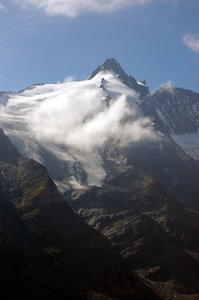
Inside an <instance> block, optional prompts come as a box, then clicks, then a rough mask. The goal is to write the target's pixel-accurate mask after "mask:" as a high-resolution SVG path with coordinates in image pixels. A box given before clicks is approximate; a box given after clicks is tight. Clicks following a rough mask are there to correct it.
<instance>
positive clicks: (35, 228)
mask: <svg viewBox="0 0 199 300" xmlns="http://www.w3.org/2000/svg"><path fill="white" fill-rule="evenodd" d="M5 154H6V155H5ZM10 158H11V159H10ZM9 159H10V161H9ZM0 241H1V243H0V250H1V261H0V267H1V272H0V294H1V297H2V299H36V298H37V299H132V297H133V299H146V297H148V296H149V298H150V299H158V297H157V296H156V295H155V294H154V293H153V292H151V291H150V290H149V289H148V288H147V287H146V286H145V285H144V284H143V283H142V282H141V281H140V280H139V279H137V278H136V276H134V275H132V273H131V272H130V269H129V268H128V267H127V264H126V263H125V261H124V259H123V258H122V257H121V256H120V255H119V254H118V253H117V252H115V251H114V250H113V249H112V247H111V246H110V244H109V242H108V240H107V238H105V237H104V236H103V235H102V234H101V233H98V232H97V231H96V230H94V229H93V228H91V227H90V226H89V225H87V224H86V222H85V221H84V220H82V218H80V217H79V216H78V215H77V214H75V213H74V211H73V210H72V208H71V207H70V205H69V204H68V203H67V202H65V201H64V199H63V198H62V196H61V195H60V194H59V192H58V190H57V188H56V186H55V185H54V183H53V181H52V180H51V178H50V177H49V175H48V173H47V171H46V169H45V167H44V166H42V165H40V164H39V163H37V162H35V161H34V160H30V159H28V158H21V157H19V155H18V153H17V152H16V151H15V150H14V148H13V147H12V145H11V144H10V142H9V140H8V139H7V137H6V136H5V135H4V134H3V132H2V131H1V132H0Z"/></svg>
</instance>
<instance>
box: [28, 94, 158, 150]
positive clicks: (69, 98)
mask: <svg viewBox="0 0 199 300" xmlns="http://www.w3.org/2000/svg"><path fill="white" fill-rule="evenodd" d="M133 113H134V112H133V110H132V108H131V109H130V107H128V104H127V98H126V96H124V95H122V96H120V97H119V98H118V99H117V100H116V101H114V102H112V103H111V105H110V106H109V107H107V106H105V105H104V103H103V101H102V100H101V94H100V93H99V92H97V91H96V90H91V91H90V90H85V91H82V90H80V91H78V89H77V90H76V89H75V90H71V91H70V93H68V94H67V95H64V94H60V95H57V97H55V98H52V99H50V100H46V101H44V102H42V103H41V104H40V105H39V106H37V107H35V110H34V111H33V112H31V114H30V115H29V116H28V122H29V126H30V129H31V131H32V132H33V133H34V135H35V136H36V138H37V140H39V141H44V140H45V141H47V142H48V141H54V142H55V143H57V144H60V143H61V144H65V145H66V146H72V147H75V148H78V149H84V150H86V151H91V150H93V149H95V148H96V147H99V146H101V145H102V144H103V142H104V141H105V140H106V139H111V140H112V141H113V142H115V143H117V144H120V145H121V146H125V145H127V144H128V143H131V142H138V141H139V140H140V139H151V138H152V139H154V138H155V134H154V133H153V131H152V129H151V127H150V122H149V120H148V119H146V118H140V119H138V120H132V119H131V117H133V116H134V115H133ZM127 117H130V119H129V121H128V122H124V119H126V118H127Z"/></svg>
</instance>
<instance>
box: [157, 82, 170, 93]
mask: <svg viewBox="0 0 199 300" xmlns="http://www.w3.org/2000/svg"><path fill="white" fill-rule="evenodd" d="M160 90H161V91H165V90H167V91H168V92H171V93H173V87H172V81H171V80H168V81H167V82H165V83H162V84H160V85H159V87H158V88H157V89H155V90H154V91H153V93H156V91H158V92H159V91H160Z"/></svg>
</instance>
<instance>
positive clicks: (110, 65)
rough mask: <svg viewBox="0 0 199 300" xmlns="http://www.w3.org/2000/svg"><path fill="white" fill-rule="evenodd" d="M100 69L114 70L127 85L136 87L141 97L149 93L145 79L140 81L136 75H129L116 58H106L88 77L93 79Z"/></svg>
mask: <svg viewBox="0 0 199 300" xmlns="http://www.w3.org/2000/svg"><path fill="white" fill-rule="evenodd" d="M100 71H110V72H114V73H115V74H116V75H117V76H118V77H119V78H120V79H121V80H122V82H123V83H124V84H125V85H127V86H128V87H130V88H132V89H134V90H135V91H136V92H137V93H138V94H139V96H140V98H143V97H144V96H146V95H148V94H149V89H148V87H147V86H146V82H145V80H143V81H141V82H138V81H136V79H135V78H134V77H132V76H129V75H127V74H126V72H125V71H124V70H123V68H122V67H121V65H120V64H119V63H118V62H117V60H116V59H115V58H108V59H106V60H105V62H104V63H103V64H102V65H100V66H99V67H97V69H95V71H94V72H93V73H92V74H91V75H90V76H89V78H88V79H92V78H93V77H95V76H96V75H97V74H98V73H99V72H100Z"/></svg>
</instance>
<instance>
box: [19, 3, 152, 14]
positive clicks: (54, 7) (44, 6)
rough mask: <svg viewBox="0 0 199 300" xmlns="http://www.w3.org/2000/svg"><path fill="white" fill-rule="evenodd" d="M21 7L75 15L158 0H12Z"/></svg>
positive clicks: (110, 10)
mask: <svg viewBox="0 0 199 300" xmlns="http://www.w3.org/2000/svg"><path fill="white" fill-rule="evenodd" d="M14 1H15V2H16V3H18V4H19V5H21V7H22V8H30V7H31V6H32V7H36V8H38V9H40V10H42V11H44V12H45V13H47V14H48V15H63V16H67V17H76V16H78V15H80V14H81V13H83V12H86V11H92V12H96V13H107V12H114V11H117V10H120V9H126V8H128V7H132V6H137V5H145V4H148V3H151V2H155V1H158V0H14Z"/></svg>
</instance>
